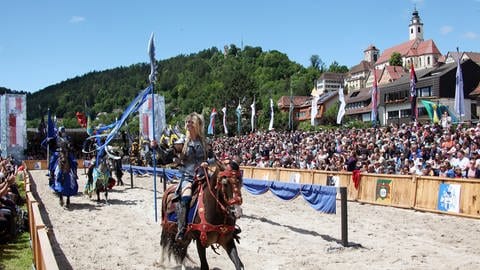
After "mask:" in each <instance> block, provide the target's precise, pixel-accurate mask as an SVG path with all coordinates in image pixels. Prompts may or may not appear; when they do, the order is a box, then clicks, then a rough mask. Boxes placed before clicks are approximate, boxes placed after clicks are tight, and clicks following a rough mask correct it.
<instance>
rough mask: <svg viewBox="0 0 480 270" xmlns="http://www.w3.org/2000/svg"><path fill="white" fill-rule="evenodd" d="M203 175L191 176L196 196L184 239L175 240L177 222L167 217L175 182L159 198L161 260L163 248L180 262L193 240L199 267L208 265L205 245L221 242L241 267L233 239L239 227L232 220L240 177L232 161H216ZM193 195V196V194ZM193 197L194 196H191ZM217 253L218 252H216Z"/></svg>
mask: <svg viewBox="0 0 480 270" xmlns="http://www.w3.org/2000/svg"><path fill="white" fill-rule="evenodd" d="M205 175H206V176H205V177H203V178H201V179H195V181H194V184H193V185H194V187H195V190H196V191H197V192H196V195H197V196H198V197H197V199H198V204H197V208H196V209H197V210H196V213H195V216H194V219H193V223H191V224H189V225H188V226H187V233H186V237H185V240H183V241H176V239H175V235H176V233H177V223H176V222H174V221H170V220H169V219H168V214H169V213H171V212H172V211H173V209H175V205H174V204H175V203H174V202H172V198H173V197H174V192H175V188H176V187H175V186H170V187H169V188H168V189H167V190H166V191H165V193H164V196H163V199H162V235H161V240H160V245H161V246H162V255H161V259H160V260H161V262H163V259H164V252H165V251H166V252H167V254H168V257H169V258H170V257H171V256H173V257H174V259H175V261H176V262H177V263H181V264H182V268H184V265H183V262H184V260H185V258H187V257H188V255H187V249H188V246H189V244H190V243H191V241H192V240H195V241H196V245H197V252H198V256H199V257H200V263H201V266H200V267H201V269H208V263H207V257H206V248H207V247H209V246H212V249H213V250H214V251H215V253H216V250H215V247H214V246H213V244H218V245H220V246H222V247H223V248H224V249H225V251H226V252H227V254H228V256H229V257H230V259H231V260H232V262H233V264H234V265H235V269H237V270H238V269H243V263H242V261H241V260H240V258H239V257H238V252H237V247H236V246H235V240H236V241H237V242H238V239H239V236H238V234H239V233H240V229H239V228H238V227H236V225H235V222H236V220H237V218H239V216H240V213H241V210H240V205H241V204H242V194H241V187H242V178H241V175H240V170H239V167H238V165H237V164H236V163H233V162H232V163H230V164H224V163H222V162H217V163H216V168H215V171H214V173H213V174H212V175H211V176H208V173H207V172H205ZM194 197H195V196H194ZM192 201H195V200H192ZM217 254H218V253H217Z"/></svg>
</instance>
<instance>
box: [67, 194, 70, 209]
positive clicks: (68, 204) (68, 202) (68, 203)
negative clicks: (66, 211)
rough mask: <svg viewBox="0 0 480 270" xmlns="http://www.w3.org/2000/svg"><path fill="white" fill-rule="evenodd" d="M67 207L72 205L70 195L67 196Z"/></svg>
mask: <svg viewBox="0 0 480 270" xmlns="http://www.w3.org/2000/svg"><path fill="white" fill-rule="evenodd" d="M67 207H70V196H67Z"/></svg>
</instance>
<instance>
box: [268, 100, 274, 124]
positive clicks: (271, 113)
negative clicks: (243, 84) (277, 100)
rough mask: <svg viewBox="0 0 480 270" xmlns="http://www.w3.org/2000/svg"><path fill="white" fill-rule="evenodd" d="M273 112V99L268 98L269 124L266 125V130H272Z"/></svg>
mask: <svg viewBox="0 0 480 270" xmlns="http://www.w3.org/2000/svg"><path fill="white" fill-rule="evenodd" d="M274 114H275V113H274V111H273V99H272V98H270V123H269V124H268V130H272V129H273V116H274Z"/></svg>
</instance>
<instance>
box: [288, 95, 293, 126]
mask: <svg viewBox="0 0 480 270" xmlns="http://www.w3.org/2000/svg"><path fill="white" fill-rule="evenodd" d="M288 129H289V130H290V131H292V130H293V95H292V87H291V86H290V108H289V110H288Z"/></svg>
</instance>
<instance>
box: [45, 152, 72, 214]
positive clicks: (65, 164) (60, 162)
mask: <svg viewBox="0 0 480 270" xmlns="http://www.w3.org/2000/svg"><path fill="white" fill-rule="evenodd" d="M53 162H54V166H53V168H54V169H53V179H52V183H51V185H50V187H51V188H52V189H53V190H54V191H55V192H56V193H57V194H58V197H59V203H60V205H61V206H63V205H64V201H63V196H66V197H67V203H66V205H65V207H67V208H68V207H70V196H73V195H76V194H77V192H78V183H77V179H78V176H77V166H76V161H75V160H74V159H73V158H72V157H70V152H69V151H68V149H67V147H62V148H60V149H59V151H57V152H56V153H55V155H54V157H53Z"/></svg>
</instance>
